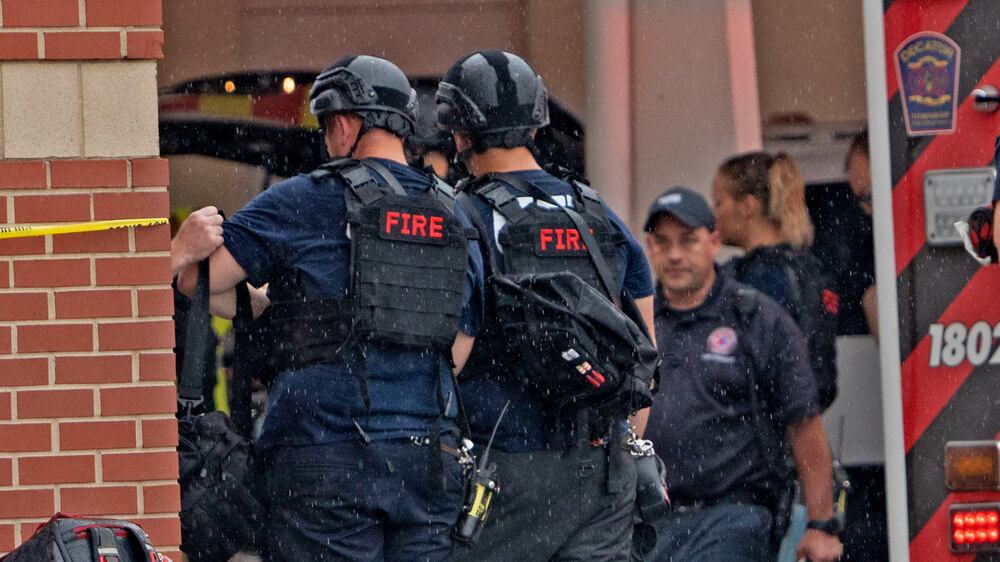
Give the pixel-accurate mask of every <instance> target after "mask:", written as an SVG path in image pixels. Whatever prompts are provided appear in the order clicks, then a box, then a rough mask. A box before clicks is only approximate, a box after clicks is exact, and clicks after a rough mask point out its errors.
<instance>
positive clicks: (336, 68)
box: [309, 55, 417, 138]
mask: <svg viewBox="0 0 1000 562" xmlns="http://www.w3.org/2000/svg"><path fill="white" fill-rule="evenodd" d="M416 109H417V93H416V92H415V91H414V90H413V88H411V87H410V82H409V80H407V78H406V75H405V74H403V71H402V70H400V69H399V67H398V66H396V65H395V64H393V63H391V62H389V61H387V60H385V59H383V58H379V57H372V56H369V55H358V56H354V55H348V56H346V57H344V58H342V59H340V60H338V61H337V62H335V63H333V64H332V65H330V66H328V67H326V68H325V69H323V72H320V73H319V76H317V77H316V81H315V82H313V85H312V90H311V91H310V92H309V110H310V111H312V114H313V115H315V116H316V117H317V118H319V119H320V120H321V122H322V119H323V116H324V115H326V114H328V113H357V114H358V115H360V116H361V117H362V118H363V119H364V120H365V122H364V125H362V127H361V133H360V134H359V135H358V137H359V138H360V137H361V136H362V135H364V134H365V132H367V131H368V130H369V129H371V128H372V127H378V128H380V129H386V130H388V131H390V132H392V133H394V134H396V135H398V136H400V137H402V138H406V137H407V136H409V135H410V134H412V133H413V129H414V128H415V115H416Z"/></svg>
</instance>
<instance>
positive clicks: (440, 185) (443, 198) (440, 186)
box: [429, 175, 455, 213]
mask: <svg viewBox="0 0 1000 562" xmlns="http://www.w3.org/2000/svg"><path fill="white" fill-rule="evenodd" d="M429 179H430V180H431V181H432V182H434V186H433V187H432V188H431V189H433V190H434V195H435V196H436V197H437V199H438V201H440V202H441V204H442V205H444V206H445V207H446V208H447V209H448V210H449V211H451V212H452V213H454V212H455V189H454V188H453V187H451V186H450V185H448V184H447V183H445V181H444V180H442V179H441V178H439V177H437V176H435V175H431V176H430V178H429Z"/></svg>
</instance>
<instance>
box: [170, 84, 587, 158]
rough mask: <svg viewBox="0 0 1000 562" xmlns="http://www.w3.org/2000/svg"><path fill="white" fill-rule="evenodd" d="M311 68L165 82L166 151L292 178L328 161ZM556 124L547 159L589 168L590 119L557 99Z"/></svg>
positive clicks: (422, 94)
mask: <svg viewBox="0 0 1000 562" xmlns="http://www.w3.org/2000/svg"><path fill="white" fill-rule="evenodd" d="M315 77H316V73H315V72H310V71H285V72H278V71H265V72H246V73H235V74H224V75H220V76H212V77H207V78H201V79H198V80H192V81H189V82H184V83H181V84H177V85H175V86H171V87H168V88H165V89H162V90H161V91H160V94H159V102H160V104H159V105H160V153H161V154H162V155H163V156H172V155H180V154H198V155H202V156H210V157H214V158H222V159H225V160H233V161H236V162H242V163H246V164H251V165H254V166H261V167H263V168H265V169H266V170H267V171H268V173H269V174H271V175H273V176H281V177H287V176H291V175H293V174H296V173H299V172H304V171H308V170H312V169H314V168H315V167H316V166H318V165H319V164H321V163H323V162H324V161H326V155H325V153H324V151H323V143H322V139H321V138H320V136H319V135H318V134H317V131H318V128H319V126H318V123H317V122H316V118H315V117H314V116H313V115H312V114H311V113H309V103H308V100H309V87H310V86H311V85H312V81H313V79H314V78H315ZM412 83H413V84H412V85H413V88H414V89H415V90H416V91H417V96H418V100H419V103H418V110H417V111H418V113H419V114H420V115H419V116H418V120H419V121H421V122H422V123H429V122H432V121H433V115H434V93H435V91H436V90H437V83H438V80H437V78H434V77H420V78H416V79H413V80H412ZM549 115H550V119H551V123H550V125H549V126H548V127H545V128H543V129H541V130H540V131H539V132H538V136H537V138H536V143H535V144H536V147H537V149H538V152H539V155H540V159H541V161H542V163H543V164H549V163H551V164H556V165H559V166H562V167H565V168H568V169H570V170H572V171H573V172H576V173H580V174H582V173H583V170H584V160H583V152H584V151H583V134H584V133H583V125H582V124H581V123H580V121H579V120H578V119H577V118H576V117H574V116H573V115H572V114H571V113H570V112H569V111H568V110H567V109H565V108H564V107H562V106H561V105H560V104H559V102H558V101H556V100H553V99H551V98H550V100H549Z"/></svg>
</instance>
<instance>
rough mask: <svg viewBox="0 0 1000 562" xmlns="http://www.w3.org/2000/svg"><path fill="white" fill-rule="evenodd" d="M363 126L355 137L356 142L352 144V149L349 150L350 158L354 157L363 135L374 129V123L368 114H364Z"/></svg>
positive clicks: (348, 155)
mask: <svg viewBox="0 0 1000 562" xmlns="http://www.w3.org/2000/svg"><path fill="white" fill-rule="evenodd" d="M362 117H363V120H362V121H361V128H360V129H358V136H356V137H354V144H352V145H351V149H350V150H348V151H347V157H348V158H354V151H355V150H357V148H358V143H359V142H361V137H363V136H365V133H367V132H368V131H370V130H371V129H372V123H371V122H370V121H369V120H368V115H367V114H365V115H363V116H362Z"/></svg>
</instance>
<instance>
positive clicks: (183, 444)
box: [177, 260, 264, 562]
mask: <svg viewBox="0 0 1000 562" xmlns="http://www.w3.org/2000/svg"><path fill="white" fill-rule="evenodd" d="M210 322H211V317H210V315H209V312H208V260H205V261H203V262H202V263H201V264H200V265H199V270H198V287H197V289H196V290H195V296H194V298H193V299H192V304H191V316H190V318H189V321H188V331H187V334H186V343H187V349H188V350H189V352H188V353H187V354H186V355H185V358H184V365H183V368H182V370H181V375H180V379H179V381H178V385H177V386H178V399H177V400H178V403H179V404H180V405H181V413H180V421H179V424H178V426H179V429H180V440H179V444H178V447H177V452H178V455H179V457H180V480H179V481H180V487H181V513H180V518H181V550H183V551H184V553H185V554H187V556H188V559H189V560H190V561H191V562H222V561H225V560H228V559H229V558H230V557H231V556H232V555H233V554H235V553H237V552H238V551H239V550H240V549H241V548H243V547H247V546H255V545H257V543H258V538H259V537H260V535H261V533H260V530H261V525H262V520H263V515H264V505H263V504H262V502H261V499H260V498H261V497H262V493H261V490H262V482H261V479H260V474H259V468H258V465H259V462H258V459H257V454H256V450H255V448H254V445H253V443H252V442H250V441H249V440H248V439H247V437H245V436H244V435H242V434H240V433H239V432H238V431H237V430H236V428H235V426H234V425H233V423H232V420H230V419H229V417H228V416H226V415H225V414H224V413H222V412H210V413H207V414H201V415H196V414H194V413H193V410H194V408H195V407H196V406H197V404H198V402H199V400H200V399H201V393H202V389H201V383H202V381H201V376H200V372H201V369H200V365H199V362H200V361H201V360H202V357H203V356H204V354H203V353H193V352H192V351H194V350H198V349H200V348H201V347H202V346H204V345H206V341H207V338H206V334H207V332H208V330H210V329H211V326H210Z"/></svg>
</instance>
